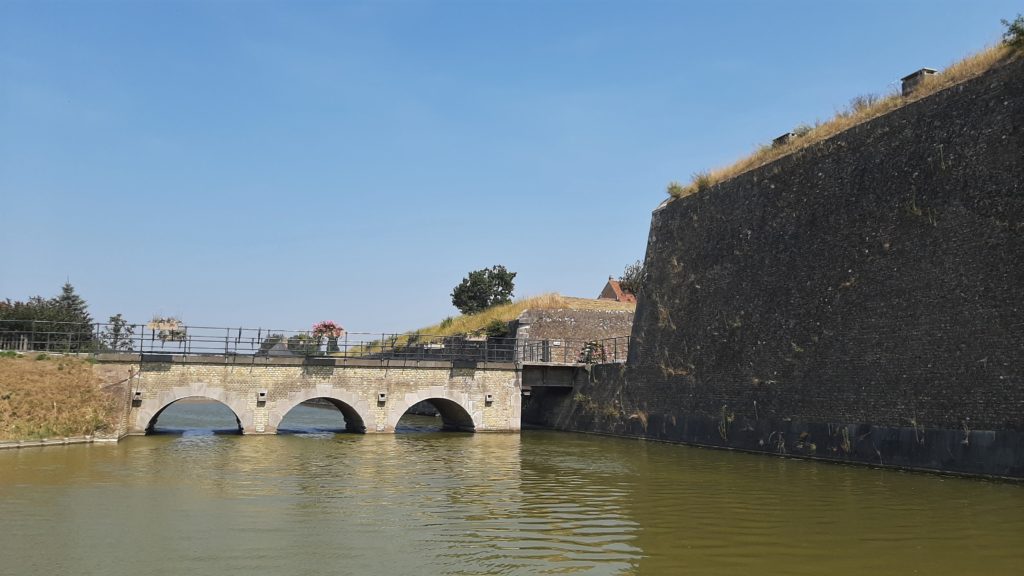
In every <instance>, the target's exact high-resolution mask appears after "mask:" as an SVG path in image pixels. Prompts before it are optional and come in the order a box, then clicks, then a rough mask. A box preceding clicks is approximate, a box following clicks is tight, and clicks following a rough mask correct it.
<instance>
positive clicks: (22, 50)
mask: <svg viewBox="0 0 1024 576" xmlns="http://www.w3.org/2000/svg"><path fill="white" fill-rule="evenodd" d="M1022 8H1024V7H1022V6H1021V4H1020V3H1019V1H1017V2H1010V1H994V0H993V1H985V0H973V1H971V0H963V1H959V2H950V1H943V0H928V1H900V0H879V1H845V2H830V1H824V0H816V1H804V2H796V1H792V2H790V1H782V0H764V1H746V2H741V1H710V0H708V1H705V2H681V1H680V2H640V1H635V0H634V1H629V2H591V1H583V0H580V1H568V0H563V1H504V2H494V1H468V0H467V1H447V2H441V1H436V2H430V1H414V0H409V1H390V2H351V1H350V2H305V3H302V2H287V3H286V2H241V1H234V2H148V1H147V2H142V1H139V2H46V1H30V2H12V1H10V0H0V250H2V256H0V298H12V299H24V298H27V297H29V296H32V295H35V294H41V295H43V296H53V295H56V294H57V293H59V291H60V286H61V284H62V283H63V282H64V281H65V279H68V278H69V279H70V280H71V282H72V284H74V285H75V287H76V289H77V290H78V292H79V293H80V294H81V295H82V296H83V297H84V298H85V299H86V300H87V301H88V302H89V304H90V311H91V312H92V315H93V316H94V317H95V318H96V319H97V320H105V319H106V317H107V316H109V315H111V314H114V313H117V312H121V313H124V314H125V316H126V317H127V318H128V319H129V320H132V321H135V322H145V321H147V320H149V319H150V318H151V317H152V316H153V315H154V314H162V315H178V316H180V317H181V318H182V319H183V320H184V321H185V322H186V323H188V324H202V325H208V326H223V325H230V326H247V327H250V326H251V327H257V326H262V327H274V328H280V329H303V328H306V327H308V326H309V324H311V323H313V322H315V321H318V320H323V319H332V320H335V321H338V322H340V323H342V324H343V325H344V326H345V327H346V328H348V329H349V330H350V331H403V330H407V329H413V328H417V327H420V326H424V325H427V324H431V323H434V322H437V321H439V320H440V319H442V318H444V317H445V316H448V315H453V314H455V313H456V310H455V309H454V308H453V307H452V306H451V299H450V293H451V290H452V288H453V287H454V286H455V285H456V284H457V283H458V282H459V281H460V280H461V279H462V278H463V277H464V276H465V275H466V273H467V272H469V271H470V270H474V269H478V268H483V267H487V266H491V265H494V264H503V265H505V266H506V267H508V268H509V269H510V270H513V271H515V272H517V273H518V276H517V277H516V296H528V295H535V294H540V293H543V292H548V291H557V292H560V293H562V294H567V295H573V296H586V297H596V296H597V294H598V292H599V291H600V290H601V288H602V286H603V285H604V282H605V280H606V279H607V277H608V276H609V275H610V274H616V275H617V274H618V273H620V272H621V271H622V269H623V268H624V267H625V266H626V264H629V263H630V262H633V261H635V260H637V259H639V258H642V257H643V255H644V250H645V248H646V243H647V232H648V226H649V223H650V213H651V210H653V209H654V208H655V207H656V206H657V205H658V203H659V202H661V201H662V200H663V199H664V198H665V191H664V190H665V186H666V184H667V183H668V182H670V181H673V180H678V181H687V180H689V178H690V175H691V174H693V173H694V172H697V171H700V170H705V169H708V168H712V167H715V166H719V165H723V164H727V163H729V162H731V161H732V160H733V159H735V158H737V157H739V156H741V155H744V154H746V153H747V152H749V151H751V150H752V149H753V148H755V147H756V146H757V145H758V144H760V143H764V142H767V141H769V140H770V139H771V138H773V137H774V136H777V135H779V134H781V133H783V132H785V131H787V130H788V129H790V128H791V127H793V126H795V125H796V124H799V123H800V122H813V121H814V120H815V119H819V118H820V119H825V118H827V117H829V116H831V115H832V114H833V113H834V112H835V111H836V110H837V109H838V108H841V107H843V106H844V105H845V104H846V103H847V102H849V100H850V99H851V98H852V97H854V96H857V95H859V94H865V93H869V92H884V91H887V90H890V89H892V88H894V87H895V86H896V85H897V83H898V81H899V78H900V77H902V76H904V75H906V74H908V73H910V72H912V71H913V70H916V69H917V68H920V67H922V66H930V67H936V68H938V67H942V66H945V65H947V64H949V63H951V62H953V61H955V60H957V59H959V58H960V57H962V56H964V55H966V54H968V53H970V52H974V51H977V50H979V49H981V48H984V47H985V46H986V45H989V44H992V43H994V42H996V41H998V39H999V37H1000V34H1001V32H1002V30H1003V27H1002V26H1001V25H1000V24H999V20H1000V19H1001V18H1007V19H1012V17H1013V16H1014V15H1015V14H1016V13H1017V12H1020V11H1022ZM693 249H694V250H699V249H700V247H699V246H694V247H693Z"/></svg>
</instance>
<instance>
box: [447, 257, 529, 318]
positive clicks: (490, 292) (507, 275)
mask: <svg viewBox="0 0 1024 576" xmlns="http://www.w3.org/2000/svg"><path fill="white" fill-rule="evenodd" d="M515 277H516V273H515V272H509V271H508V270H506V269H505V267H504V266H500V265H498V266H492V267H490V268H483V269H481V270H474V271H472V272H470V273H469V276H467V277H465V278H463V279H462V282H461V283H460V284H459V285H458V286H456V287H455V289H454V290H452V304H453V305H454V306H455V307H456V308H458V309H459V311H460V312H462V313H463V314H474V313H476V312H480V311H481V310H486V309H487V308H490V307H491V306H495V305H498V304H507V303H509V302H511V301H512V290H513V289H514V288H515V283H514V282H513V279H514V278H515Z"/></svg>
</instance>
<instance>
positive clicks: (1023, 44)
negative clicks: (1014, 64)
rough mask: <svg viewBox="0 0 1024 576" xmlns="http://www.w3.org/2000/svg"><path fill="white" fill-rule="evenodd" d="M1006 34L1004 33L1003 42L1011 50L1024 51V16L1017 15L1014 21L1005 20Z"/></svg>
mask: <svg viewBox="0 0 1024 576" xmlns="http://www.w3.org/2000/svg"><path fill="white" fill-rule="evenodd" d="M1002 22H1003V26H1006V32H1003V42H1005V43H1006V45H1007V46H1009V47H1010V48H1015V49H1017V50H1024V15H1021V14H1017V17H1016V18H1014V19H1013V21H1012V22H1011V21H1009V20H1003V21H1002Z"/></svg>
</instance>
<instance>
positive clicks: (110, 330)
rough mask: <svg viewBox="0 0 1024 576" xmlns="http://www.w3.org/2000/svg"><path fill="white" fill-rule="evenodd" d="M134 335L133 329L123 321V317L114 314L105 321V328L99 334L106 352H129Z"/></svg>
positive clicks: (131, 348)
mask: <svg viewBox="0 0 1024 576" xmlns="http://www.w3.org/2000/svg"><path fill="white" fill-rule="evenodd" d="M134 335H135V329H134V328H133V327H132V325H131V324H129V323H128V321H127V320H125V319H124V316H122V315H120V314H115V315H113V316H111V317H110V319H109V320H107V327H106V328H105V329H104V330H103V332H102V333H101V334H100V339H101V341H102V342H103V345H104V346H105V347H106V348H107V349H108V350H113V351H114V352H131V351H132V350H133V346H132V337H133V336H134Z"/></svg>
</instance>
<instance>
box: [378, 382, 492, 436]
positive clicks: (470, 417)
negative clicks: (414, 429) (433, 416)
mask: <svg viewBox="0 0 1024 576" xmlns="http://www.w3.org/2000/svg"><path fill="white" fill-rule="evenodd" d="M435 392H436V391H435ZM463 396H464V395H462V394H441V395H438V394H431V392H430V391H423V392H421V393H418V394H406V395H405V397H404V398H403V399H402V401H401V402H400V403H398V404H397V405H396V406H394V407H393V409H392V410H390V411H389V412H390V414H389V415H388V424H387V429H388V430H389V431H392V432H393V431H394V430H395V428H396V427H397V426H398V421H399V420H401V419H402V416H404V415H405V413H406V412H407V411H408V410H409V409H410V408H412V407H413V405H415V404H417V403H419V402H430V404H432V405H433V406H434V408H436V409H437V412H438V413H439V414H440V416H441V422H442V429H443V430H452V431H460V432H476V431H477V429H478V428H480V427H481V426H480V424H481V420H482V418H481V416H482V415H481V414H479V413H475V411H474V410H473V409H472V406H473V403H471V402H469V401H468V399H467V398H464V397H463Z"/></svg>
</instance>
